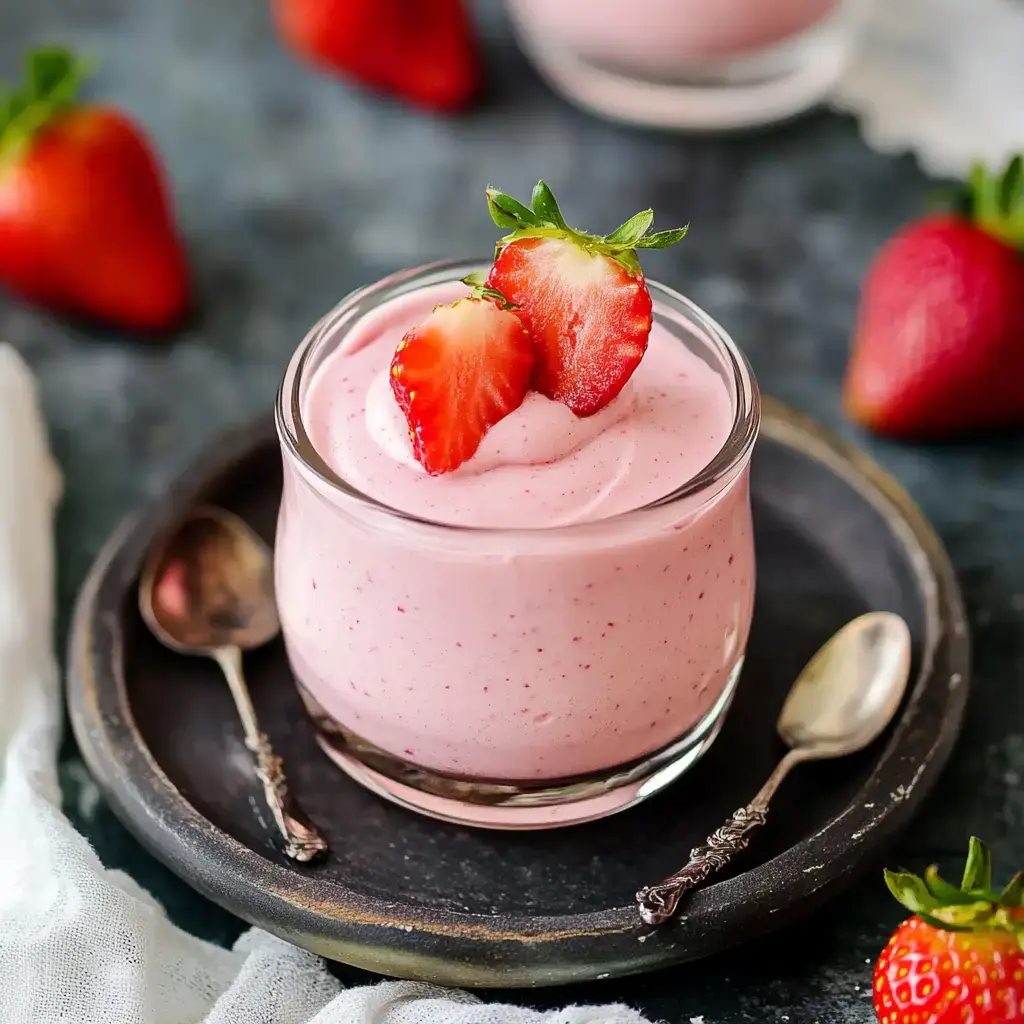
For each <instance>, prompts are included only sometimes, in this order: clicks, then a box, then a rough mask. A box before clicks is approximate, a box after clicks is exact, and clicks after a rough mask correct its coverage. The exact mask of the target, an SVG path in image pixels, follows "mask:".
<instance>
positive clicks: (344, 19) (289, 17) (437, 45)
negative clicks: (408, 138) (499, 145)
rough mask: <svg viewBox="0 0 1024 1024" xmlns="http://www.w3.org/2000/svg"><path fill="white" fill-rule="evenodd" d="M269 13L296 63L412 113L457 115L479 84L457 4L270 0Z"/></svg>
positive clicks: (472, 43)
mask: <svg viewBox="0 0 1024 1024" xmlns="http://www.w3.org/2000/svg"><path fill="white" fill-rule="evenodd" d="M273 13H274V17H275V19H276V21H277V25H278V29H279V30H280V32H281V35H282V37H283V38H284V39H285V41H286V42H287V43H288V45H289V46H291V48H292V49H293V50H294V51H295V52H296V53H297V54H298V55H299V56H301V57H303V58H305V59H307V60H310V61H312V62H313V63H314V64H317V65H319V66H320V67H324V68H326V69H328V70H331V71H334V72H337V73H340V74H342V75H344V76H346V77H349V78H352V79H355V80H356V81H357V82H362V83H363V84H364V85H369V86H373V87H374V88H376V89H382V90H384V91H385V92H389V93H392V94H394V95H396V96H399V97H401V98H403V99H406V100H408V101H409V102H411V103H414V104H416V105H417V106H421V107H425V108H427V109H429V110H436V111H443V112H446V111H454V110H460V109H462V108H463V107H465V106H467V105H468V104H469V102H470V101H471V100H472V99H473V96H474V95H475V93H476V92H477V89H478V87H479V85H480V58H479V54H478V50H477V44H476V39H475V37H474V35H473V27H472V24H471V23H470V20H469V17H468V15H467V13H466V9H465V6H464V4H463V0H273Z"/></svg>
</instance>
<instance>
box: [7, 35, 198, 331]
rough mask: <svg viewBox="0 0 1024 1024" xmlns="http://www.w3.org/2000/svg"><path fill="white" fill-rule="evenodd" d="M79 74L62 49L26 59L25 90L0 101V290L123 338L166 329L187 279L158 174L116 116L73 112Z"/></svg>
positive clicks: (181, 306) (135, 133) (181, 302)
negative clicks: (104, 326) (93, 321)
mask: <svg viewBox="0 0 1024 1024" xmlns="http://www.w3.org/2000/svg"><path fill="white" fill-rule="evenodd" d="M82 70H83V69H82V66H81V64H80V63H79V62H78V61H77V60H76V59H75V58H74V57H73V56H72V54H70V53H69V52H67V51H66V50H59V49H47V50H37V51H35V52H33V53H32V54H31V55H30V56H29V60H28V74H29V80H28V83H27V85H25V86H24V87H23V88H22V89H20V90H18V91H17V92H13V93H10V94H8V95H7V96H6V97H5V98H2V99H0V284H3V285H6V286H7V287H8V288H9V289H10V290H11V291H13V292H16V293H18V294H19V295H22V296H24V297H25V298H27V299H29V300H31V301H33V302H37V303H39V304H40V305H44V306H50V307H53V308H55V309H58V310H62V311H66V312H70V313H74V314H79V315H84V316H88V317H95V318H98V319H102V320H107V321H111V322H113V323H118V324H121V325H123V326H125V327H129V328H137V329H141V330H159V329H163V328H167V327H170V326H172V325H173V324H174V323H175V322H176V321H178V320H179V319H180V318H181V316H182V314H183V313H184V312H185V309H186V306H187V305H188V269H187V266H186V261H185V253H184V250H183V248H182V245H181V242H180V241H179V239H178V235H177V232H176V231H175V227H174V223H173V221H172V217H171V209H170V202H169V199H168V195H167V190H166V189H165V187H164V184H163V181H162V177H161V171H160V167H159V165H158V163H157V159H156V157H155V155H154V154H153V151H152V150H151V149H150V147H149V145H148V143H147V142H146V139H145V137H144V136H143V134H142V132H141V131H140V130H139V128H138V127H136V125H135V124H133V123H132V122H131V121H130V120H129V119H128V118H127V117H125V115H124V114H122V113H120V111H117V110H114V109H111V108H108V107H94V106H85V105H80V104H78V103H76V102H75V95H76V92H77V90H78V86H79V84H80V81H81V78H82Z"/></svg>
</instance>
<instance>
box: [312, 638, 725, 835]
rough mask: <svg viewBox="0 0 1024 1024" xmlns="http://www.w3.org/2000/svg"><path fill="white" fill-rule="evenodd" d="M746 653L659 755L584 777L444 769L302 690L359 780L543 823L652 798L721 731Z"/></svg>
mask: <svg viewBox="0 0 1024 1024" xmlns="http://www.w3.org/2000/svg"><path fill="white" fill-rule="evenodd" d="M742 667H743V658H742V657H740V659H739V660H738V661H737V663H736V665H735V666H734V667H733V670H732V672H731V673H730V674H729V678H728V681H727V683H726V685H725V688H724V689H723V691H722V694H721V696H720V697H719V698H718V700H717V701H716V702H715V704H714V706H713V707H712V708H711V710H710V711H708V713H707V714H706V715H705V716H704V717H703V718H702V719H701V720H700V721H699V722H698V723H697V724H696V725H694V726H693V727H692V728H691V729H690V730H689V731H688V732H687V733H686V734H685V735H684V736H681V737H680V738H679V739H677V740H675V741H674V742H673V743H670V744H669V745H668V746H667V747H664V748H662V749H661V750H659V751H657V752H656V753H654V754H651V755H649V756H648V757H645V758H643V759H642V760H640V761H635V762H633V763H631V764H628V765H619V766H617V767H615V768H610V769H608V770H606V771H604V772H600V773H596V774H594V775H589V776H587V777H585V778H577V779H566V780H561V781H543V782H530V783H528V782H523V783H505V782H488V781H483V780H479V779H465V778H456V777H452V776H447V775H440V774H437V773H434V772H430V771H427V770H426V769H424V768H419V767H417V766H416V765H413V764H409V763H408V762H406V761H403V760H401V759H400V758H397V757H394V756H392V755H391V754H388V753H386V752H385V751H383V750H381V749H380V748H379V747H375V746H374V745H373V744H372V743H368V742H366V740H363V739H361V738H360V737H358V736H356V735H355V734H354V733H352V732H350V731H349V730H347V729H345V728H344V727H343V726H341V725H340V724H339V723H338V722H336V721H335V720H334V719H332V718H331V717H330V716H329V715H328V714H327V713H326V712H325V711H324V709H323V708H322V707H321V706H320V704H319V703H318V702H317V700H316V698H315V697H313V696H312V695H311V694H310V693H309V692H308V691H307V690H306V689H305V688H304V687H302V686H301V685H299V693H300V695H301V696H302V699H303V702H304V703H305V705H306V710H307V711H308V712H309V714H310V716H311V717H312V719H313V723H314V725H315V726H316V729H317V739H318V741H319V743H320V746H321V748H322V749H323V750H324V752H325V753H326V754H327V756H328V757H329V758H330V759H331V760H332V761H333V762H334V763H335V764H336V765H337V766H338V767H339V768H341V769H342V771H344V772H345V773H346V774H347V775H349V776H351V778H353V779H355V781H356V782H358V783H360V784H361V785H363V786H366V788H367V789H370V790H372V791H373V792H374V793H377V794H378V795H379V796H382V797H384V798H385V799H387V800H391V801H392V802H394V803H396V804H400V805H401V806H402V807H407V808H409V809H410V810H413V811H418V812H419V813H420V814H425V815H428V816H429V817H432V818H440V819H441V820H442V821H450V822H454V823H455V824H457V825H470V826H475V827H477V828H495V829H541V828H558V827H561V826H563V825H576V824H580V823H582V822H584V821H593V820H595V819H597V818H604V817H606V816H607V815H609V814H616V813H618V812H619V811H624V810H626V808H628V807H632V806H633V805H634V804H637V803H639V802H640V801H641V800H646V799H647V798H648V797H650V796H653V795H654V794H655V793H658V792H660V791H661V790H662V789H664V788H665V787H666V786H667V785H669V784H670V783H672V782H674V781H675V780H676V779H678V778H679V777H680V776H681V775H682V774H683V773H684V772H686V771H687V770H688V769H689V768H690V767H692V766H693V765H694V764H695V763H696V762H697V761H698V760H700V758H701V757H702V756H703V755H704V753H705V751H707V750H708V748H709V747H710V746H711V744H712V743H713V742H714V741H715V738H716V737H717V736H718V733H719V730H720V729H721V727H722V722H723V721H724V719H725V714H726V712H727V711H728V710H729V705H730V704H731V703H732V698H733V694H734V693H735V692H736V684H737V682H738V680H739V675H740V670H741V669H742Z"/></svg>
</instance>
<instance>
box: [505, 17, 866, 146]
mask: <svg viewBox="0 0 1024 1024" xmlns="http://www.w3.org/2000/svg"><path fill="white" fill-rule="evenodd" d="M870 2H871V0H632V2H630V3H623V2H622V0H585V2H584V0H557V2H552V0H507V6H508V10H509V13H510V15H511V18H512V22H513V25H514V27H515V29H516V32H517V35H518V37H519V40H520V42H521V44H522V46H523V49H524V50H525V51H526V53H527V54H528V55H529V57H530V58H531V59H532V60H533V62H534V63H535V64H536V66H537V68H538V70H539V71H540V72H541V73H542V74H543V75H544V76H545V78H547V79H548V81H549V82H550V83H551V84H552V86H553V87H554V88H555V89H557V90H558V91H559V92H561V93H563V94H564V95H565V96H566V97H568V98H569V99H570V100H572V101H573V102H575V103H578V104H579V105H580V106H583V107H586V108H588V109H590V110H592V111H594V112H596V113H598V114H602V115H604V116H607V117H611V118H614V119H616V120H622V121H629V122H634V123H637V124H643V125H649V126H651V127H660V128H680V129H697V130H702V129H706V130H714V129H735V128H746V127H753V126H755V125H762V124H766V123H769V122H772V121H777V120H780V119H783V118H786V117H790V116H792V115H794V114H797V113H799V112H801V111H803V110H805V109H807V108H808V107H811V106H813V105H814V104H815V103H817V102H819V101H820V100H822V99H823V98H824V97H825V96H826V95H827V93H828V92H829V91H830V90H831V88H832V86H833V85H834V84H835V83H836V81H837V80H838V79H839V77H840V75H841V74H842V73H843V71H844V70H845V68H846V66H847V63H848V60H849V57H850V54H851V51H852V47H853V43H854V41H855V40H856V38H857V36H858V34H859V29H860V25H861V22H862V21H863V17H864V13H865V7H866V6H868V5H869V3H870Z"/></svg>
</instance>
